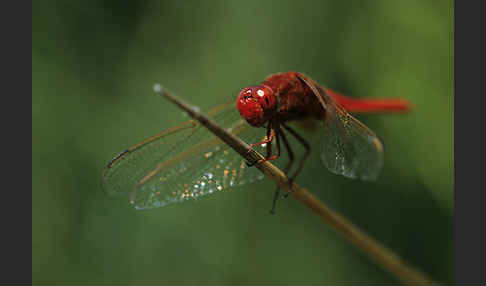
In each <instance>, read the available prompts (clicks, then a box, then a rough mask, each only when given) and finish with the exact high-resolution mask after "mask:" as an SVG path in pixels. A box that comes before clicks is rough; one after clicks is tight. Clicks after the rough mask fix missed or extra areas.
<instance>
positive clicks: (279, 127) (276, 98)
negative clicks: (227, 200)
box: [102, 72, 411, 213]
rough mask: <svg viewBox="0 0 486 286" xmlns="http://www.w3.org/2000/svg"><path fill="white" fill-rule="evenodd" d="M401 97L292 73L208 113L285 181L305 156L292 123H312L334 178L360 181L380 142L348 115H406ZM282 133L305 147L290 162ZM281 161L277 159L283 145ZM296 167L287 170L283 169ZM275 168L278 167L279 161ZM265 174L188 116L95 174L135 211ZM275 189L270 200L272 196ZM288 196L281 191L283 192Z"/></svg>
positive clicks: (378, 165) (375, 160) (371, 169)
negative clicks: (355, 91)
mask: <svg viewBox="0 0 486 286" xmlns="http://www.w3.org/2000/svg"><path fill="white" fill-rule="evenodd" d="M410 109H411V105H410V103H409V102H408V101H406V100H404V99H400V98H385V99H356V98H351V97H348V96H345V95H343V94H341V93H339V92H336V91H334V90H331V89H329V88H326V87H324V86H322V85H319V84H318V83H316V82H315V81H313V80H312V79H311V78H310V77H308V76H306V75H304V74H303V73H299V72H283V73H276V74H272V75H270V76H268V77H267V78H266V79H265V80H264V81H263V82H262V83H261V84H260V85H255V86H249V87H245V88H243V89H242V90H241V91H240V92H239V94H238V96H237V98H236V99H231V100H230V101H228V102H225V103H223V104H220V105H218V106H216V107H214V108H212V109H210V110H209V111H208V112H207V114H208V116H210V117H211V118H212V119H213V120H214V121H215V122H216V123H218V124H219V125H220V126H221V127H223V128H225V129H226V130H227V131H228V132H230V133H231V134H233V135H235V136H237V137H239V138H240V139H242V140H243V141H245V142H247V143H248V144H250V146H251V149H255V150H256V151H259V152H263V153H264V154H266V155H265V156H264V159H262V160H261V161H260V162H257V164H258V163H261V162H262V161H273V162H277V161H278V164H280V166H282V169H283V171H284V173H285V174H286V175H287V176H288V178H289V182H292V181H293V180H294V179H295V178H296V177H297V175H298V174H299V173H300V172H301V171H302V169H303V167H304V164H305V162H306V160H307V158H308V157H309V155H310V154H311V146H310V144H309V143H308V140H307V139H306V138H305V136H302V135H300V134H299V133H298V131H296V130H295V129H294V127H291V126H290V125H289V123H292V122H308V121H309V120H310V121H312V122H315V123H317V124H315V125H314V124H312V126H314V132H318V133H320V135H321V142H320V144H321V149H320V152H319V154H320V158H321V161H322V162H323V164H324V166H325V167H326V168H327V169H328V170H329V171H330V172H331V173H334V174H337V175H342V176H344V177H348V178H352V179H360V180H364V181H375V180H377V178H378V176H379V174H380V172H381V169H382V167H383V162H384V148H383V143H382V142H381V140H380V139H379V138H378V137H377V136H376V135H375V133H374V132H373V131H371V130H370V129H369V128H368V127H367V126H366V125H364V124H363V123H361V122H360V121H358V120H357V119H356V118H355V117H353V116H352V115H351V114H350V113H383V112H392V113H393V112H406V111H409V110H410ZM289 137H292V138H294V140H295V141H296V142H298V143H299V144H301V146H302V147H303V148H304V150H305V151H304V154H303V155H302V156H300V159H299V161H298V164H297V165H296V164H295V163H296V161H297V160H295V157H296V156H295V151H294V150H293V148H292V144H290V142H289V139H288V138H289ZM281 145H283V147H284V148H285V150H286V153H287V155H288V160H287V163H285V164H283V162H282V160H277V159H279V158H280V157H281V156H280V155H281V153H283V152H282V148H281ZM295 165H296V166H297V167H296V169H295V170H294V171H293V173H292V175H289V174H290V173H289V171H290V170H291V169H292V167H293V166H295ZM278 166H279V165H278ZM263 178H264V176H263V174H262V173H261V172H259V170H257V169H256V168H252V166H251V164H248V163H247V162H246V161H245V159H244V158H242V157H241V156H240V155H239V154H238V153H236V152H235V151H233V150H232V149H231V147H229V146H227V145H226V144H225V143H224V142H223V141H222V140H220V139H219V138H218V137H216V136H215V135H213V134H212V133H211V132H210V131H209V130H207V129H206V128H205V127H203V126H202V125H201V124H199V123H198V122H197V121H195V120H188V121H186V122H183V123H181V124H179V125H177V126H175V127H172V128H169V129H166V130H164V131H162V132H160V133H158V134H156V135H154V136H152V137H149V138H147V139H145V140H143V141H141V142H139V143H138V144H135V145H133V146H131V147H129V148H128V149H126V150H125V151H123V152H121V153H120V154H119V155H117V156H116V157H114V158H113V159H112V160H111V161H110V162H109V163H108V165H107V166H106V167H105V169H104V171H103V175H102V185H103V188H104V189H105V190H106V192H108V193H109V194H113V195H126V196H128V197H129V202H130V205H131V206H133V207H134V208H135V209H152V208H158V207H164V206H166V205H169V204H173V203H181V202H185V201H189V200H194V199H198V198H202V197H206V196H208V195H211V194H215V193H219V192H223V191H225V190H228V189H230V188H232V187H236V186H243V185H246V184H250V183H253V182H256V181H259V180H262V179H263ZM279 190H280V188H279V187H277V189H276V191H275V195H274V198H273V202H272V209H271V212H272V213H274V210H275V203H276V200H277V198H278V197H279ZM287 194H288V193H287Z"/></svg>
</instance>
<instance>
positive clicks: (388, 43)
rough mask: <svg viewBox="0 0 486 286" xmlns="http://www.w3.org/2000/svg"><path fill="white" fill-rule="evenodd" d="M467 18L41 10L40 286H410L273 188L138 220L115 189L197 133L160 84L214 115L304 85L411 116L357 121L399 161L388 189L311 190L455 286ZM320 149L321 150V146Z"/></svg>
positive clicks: (344, 182)
mask: <svg viewBox="0 0 486 286" xmlns="http://www.w3.org/2000/svg"><path fill="white" fill-rule="evenodd" d="M452 5H453V4H452V1H439V0H437V1H423V0H422V1H419V0H411V1H400V0H392V1H378V0H376V1H278V2H266V1H265V2H263V1H254V0H247V1H207V2H204V1H172V2H167V1H133V2H130V1H126V2H123V1H94V0H90V1H83V2H81V1H47V2H46V1H42V2H41V1H34V2H33V11H32V19H33V24H32V28H33V32H32V40H33V46H32V153H33V157H32V176H33V177H32V179H33V181H32V195H33V202H32V274H33V280H32V282H33V285H230V284H231V285H249V284H252V285H394V284H396V283H397V282H396V281H395V280H394V279H393V278H392V277H391V276H389V275H388V274H387V273H385V272H384V271H382V270H381V268H379V267H377V266H376V265H374V264H372V263H370V262H369V261H368V259H367V258H366V257H364V256H363V255H362V254H361V253H360V252H358V251H357V250H356V249H354V248H353V247H351V246H350V245H349V244H348V243H347V241H345V240H343V239H342V238H341V237H340V236H339V235H337V234H336V233H335V232H333V231H332V230H331V229H330V228H329V227H328V226H327V225H325V224H323V222H322V221H321V220H320V219H319V218H318V217H316V216H315V215H313V214H311V213H309V211H308V210H307V209H306V208H304V207H303V206H302V205H301V204H299V203H298V202H296V201H295V200H293V199H287V200H282V201H280V203H279V205H278V208H277V215H275V216H271V215H269V214H268V211H269V208H270V206H271V200H272V196H273V189H274V185H273V184H272V183H271V182H269V181H262V182H259V183H255V184H253V185H250V186H245V187H238V188H235V189H233V190H231V191H228V192H223V193H220V194H218V195H214V196H211V197H210V199H203V200H199V201H196V202H187V203H184V204H180V205H171V206H168V207H166V208H162V209H155V210H151V211H135V210H133V209H131V208H130V207H129V204H128V201H127V199H126V198H113V197H109V196H107V195H106V194H105V193H103V191H102V190H101V188H100V178H101V173H102V170H103V167H104V166H105V165H106V163H107V162H108V161H109V160H110V159H111V158H112V157H113V156H114V155H115V154H117V153H118V152H120V151H122V150H124V149H125V148H126V147H128V146H130V145H132V144H134V143H136V142H138V141H140V140H141V139H143V138H145V137H148V136H150V135H153V134H155V133H156V132H158V131H160V130H163V129H165V128H168V127H170V126H173V125H174V124H177V123H179V122H181V121H183V120H185V119H186V118H185V117H184V116H183V115H182V114H181V112H180V110H178V109H177V108H176V107H174V106H173V105H171V104H169V103H167V102H166V101H164V100H163V99H161V98H158V97H155V96H151V95H152V92H151V88H152V85H153V83H154V82H162V83H163V84H164V85H166V86H168V87H169V88H170V89H171V90H173V91H175V92H176V93H177V94H178V95H179V96H181V97H182V98H184V99H186V100H188V101H190V102H192V103H194V104H196V105H199V106H201V107H209V106H212V105H215V104H218V103H221V102H223V101H224V100H226V99H227V98H228V97H231V96H236V95H237V92H238V91H239V90H240V89H241V88H242V87H244V86H247V85H251V84H256V83H259V82H261V81H262V80H263V79H264V78H265V77H266V76H267V75H268V74H271V73H275V72H282V71H289V70H296V71H300V72H303V73H306V74H308V75H310V76H311V77H312V78H313V79H314V80H316V81H318V82H320V83H323V84H325V85H327V86H329V87H333V88H335V89H337V90H340V91H343V92H346V93H348V94H352V95H353V96H356V97H402V98H406V99H409V100H411V101H412V102H413V104H414V105H415V110H414V111H413V113H411V114H406V115H368V116H359V117H358V118H359V119H361V120H362V121H363V122H365V123H366V124H367V125H368V126H369V127H370V128H371V129H373V130H374V131H375V132H376V133H377V134H378V135H379V136H380V137H381V138H382V139H383V141H384V143H385V146H386V156H385V158H386V161H385V168H384V171H383V173H382V175H381V177H380V180H379V181H378V182H377V183H374V184H372V183H365V182H359V181H353V180H349V179H346V178H343V177H337V176H334V175H331V174H330V173H329V172H328V171H327V170H326V169H325V167H324V166H323V165H322V164H321V162H320V159H319V156H317V153H314V156H312V158H311V159H310V160H309V162H308V164H307V165H306V168H305V170H304V173H303V174H302V175H301V176H300V177H299V178H298V183H300V184H301V185H303V186H305V187H306V188H308V189H310V190H311V191H312V192H313V193H314V194H315V195H316V196H318V197H319V198H321V199H322V200H324V201H325V202H327V203H328V204H329V205H330V206H331V207H332V208H334V209H335V210H337V211H339V212H341V213H342V214H343V215H345V216H346V217H348V218H349V219H350V220H352V221H354V222H355V223H356V224H357V225H358V226H360V227H361V228H362V229H364V230H366V231H367V232H368V233H369V234H371V235H372V236H374V237H375V238H376V239H378V240H379V241H381V242H383V243H385V244H386V245H387V246H389V247H390V248H392V249H393V250H395V251H396V252H397V253H398V254H400V255H401V256H402V257H403V258H405V259H406V260H407V261H409V262H411V263H412V264H413V265H416V266H417V267H419V268H421V269H422V270H423V271H425V272H427V273H428V274H430V275H431V276H432V277H434V278H435V279H437V280H438V281H440V282H442V283H444V284H449V285H450V284H452V283H453V224H452V216H453V212H454V194H453V183H454V181H453V100H452V98H453V74H452V72H453V71H452V67H453V66H452V65H453V63H452V54H453V50H452V38H453V34H452V33H453V10H452V9H453V8H452ZM313 144H314V145H315V146H317V144H318V142H314V141H313Z"/></svg>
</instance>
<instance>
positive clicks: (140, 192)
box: [102, 100, 265, 209]
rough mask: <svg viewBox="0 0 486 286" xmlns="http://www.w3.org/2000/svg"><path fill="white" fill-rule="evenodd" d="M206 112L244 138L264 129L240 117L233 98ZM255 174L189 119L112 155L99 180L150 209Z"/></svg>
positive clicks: (255, 137)
mask: <svg viewBox="0 0 486 286" xmlns="http://www.w3.org/2000/svg"><path fill="white" fill-rule="evenodd" d="M208 115H210V116H211V117H213V119H214V120H215V121H216V123H218V124H219V125H220V126H222V127H224V128H226V129H227V130H228V131H230V132H231V133H233V134H234V135H236V136H238V137H240V138H241V139H242V140H244V141H245V142H247V143H248V144H251V143H254V142H258V141H261V140H262V139H263V137H264V135H265V130H264V129H259V128H254V127H251V126H249V125H248V124H247V123H246V121H244V120H243V119H242V118H241V117H240V115H239V113H238V111H237V109H236V103H235V101H234V100H232V101H231V102H228V103H226V104H224V105H221V106H219V107H217V108H215V109H214V110H212V111H210V112H209V113H208ZM262 150H263V149H258V148H257V151H260V152H261V151H262ZM260 179H263V175H262V174H261V172H260V171H258V169H256V168H254V167H253V168H249V167H247V165H246V163H245V160H244V159H243V158H242V157H241V156H240V155H239V154H237V153H236V152H235V151H234V150H232V149H231V148H230V147H228V146H227V145H226V144H224V143H223V142H222V141H221V140H220V139H219V138H217V137H216V136H214V135H213V134H212V133H211V132H210V131H208V130H207V129H206V128H205V127H203V126H201V125H200V124H199V123H198V122H197V121H193V120H190V121H187V122H184V123H182V124H180V125H178V126H176V127H174V128H170V129H168V130H165V131H163V132H161V133H159V134H157V135H155V136H153V137H151V138H148V139H146V140H144V141H142V142H140V143H138V144H137V145H135V146H133V147H131V148H129V149H128V150H126V151H124V152H123V153H121V154H120V155H118V156H117V157H115V158H114V159H113V160H112V161H111V162H110V164H108V166H107V167H106V168H105V171H104V173H103V182H102V183H103V187H104V189H105V190H106V191H107V192H108V193H110V194H125V195H127V194H128V195H129V197H130V203H131V204H132V205H133V206H134V207H135V208H137V209H149V208H155V207H163V206H165V205H167V204H170V203H176V202H183V201H186V200H190V199H196V198H199V197H203V196H207V195H209V194H213V193H217V192H221V191H223V190H226V189H228V188H229V187H232V186H241V185H244V184H246V183H251V182H254V181H256V180H260Z"/></svg>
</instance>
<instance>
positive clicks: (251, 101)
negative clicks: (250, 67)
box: [237, 85, 277, 127]
mask: <svg viewBox="0 0 486 286" xmlns="http://www.w3.org/2000/svg"><path fill="white" fill-rule="evenodd" d="M237 107H238V111H239V112H240V115H241V117H243V118H245V119H246V121H247V122H248V124H250V125H252V126H255V127H260V126H262V125H263V124H265V123H266V122H267V121H268V120H269V119H270V118H271V117H272V116H274V114H275V111H276V110H277V98H276V97H275V95H274V94H273V90H272V89H271V88H270V87H268V86H266V85H256V86H249V87H245V88H243V89H242V90H241V91H240V93H239V94H238V99H237Z"/></svg>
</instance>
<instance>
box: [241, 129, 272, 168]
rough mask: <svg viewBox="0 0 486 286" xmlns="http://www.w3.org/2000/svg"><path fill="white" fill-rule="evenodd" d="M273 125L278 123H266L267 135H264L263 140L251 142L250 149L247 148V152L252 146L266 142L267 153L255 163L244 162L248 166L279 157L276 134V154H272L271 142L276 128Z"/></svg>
mask: <svg viewBox="0 0 486 286" xmlns="http://www.w3.org/2000/svg"><path fill="white" fill-rule="evenodd" d="M273 125H278V124H274V123H273V122H272V121H270V122H269V123H268V127H267V136H266V137H267V138H266V139H265V140H263V141H261V142H257V143H253V144H251V145H250V149H248V152H250V150H251V149H252V148H253V147H255V146H260V145H263V144H266V149H267V155H266V157H265V159H260V160H258V161H257V162H256V163H253V164H252V163H248V162H246V165H247V166H248V167H251V166H253V165H255V164H260V163H263V162H265V161H271V160H275V159H277V158H279V157H280V141H279V138H278V136H277V154H276V155H273V156H272V142H273V139H274V138H275V129H276V128H274V127H273Z"/></svg>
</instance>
